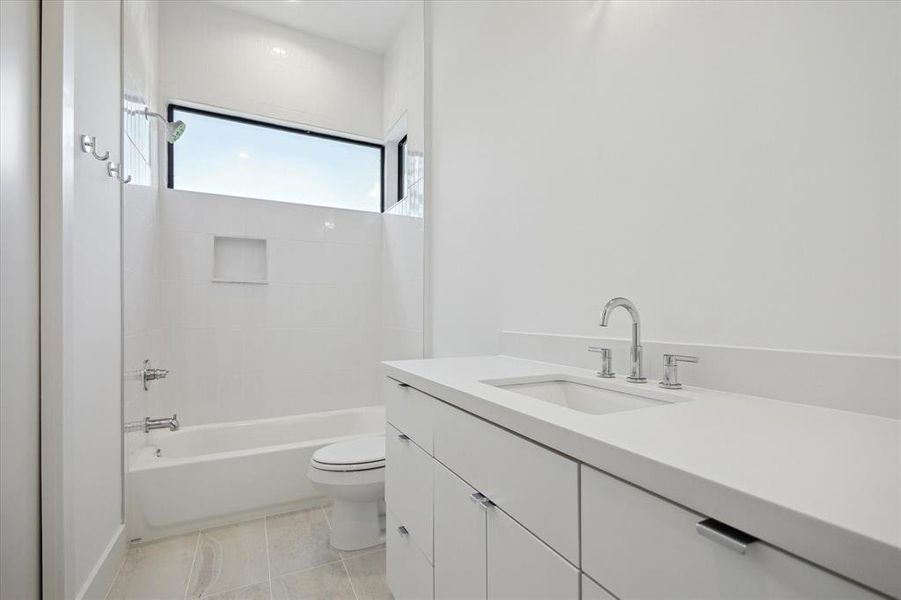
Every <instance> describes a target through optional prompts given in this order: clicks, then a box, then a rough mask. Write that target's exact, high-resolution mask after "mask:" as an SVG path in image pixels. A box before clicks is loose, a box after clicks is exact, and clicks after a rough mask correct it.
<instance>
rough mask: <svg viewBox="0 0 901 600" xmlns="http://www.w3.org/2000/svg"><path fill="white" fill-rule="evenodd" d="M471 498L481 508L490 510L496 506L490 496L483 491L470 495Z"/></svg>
mask: <svg viewBox="0 0 901 600" xmlns="http://www.w3.org/2000/svg"><path fill="white" fill-rule="evenodd" d="M469 499H470V500H472V501H473V502H475V503H476V504H478V505H479V506H480V507H481V508H483V509H485V510H488V509H489V508H491V507H492V506H494V502H492V501H491V500H489V499H488V496H486V495H485V494H483V493H481V492H476V493H475V494H472V495H471V496H470V497H469Z"/></svg>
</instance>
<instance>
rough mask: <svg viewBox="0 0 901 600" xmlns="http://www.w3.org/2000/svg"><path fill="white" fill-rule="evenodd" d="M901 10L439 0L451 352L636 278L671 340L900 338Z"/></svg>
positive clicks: (573, 324) (852, 349)
mask: <svg viewBox="0 0 901 600" xmlns="http://www.w3.org/2000/svg"><path fill="white" fill-rule="evenodd" d="M899 11H901V5H899V4H898V3H892V2H886V3H876V2H816V3H814V2H785V3H769V2H767V3H762V2H759V3H758V2H723V3H713V2H678V3H677V2H568V3H560V2H528V3H515V4H513V3H507V2H478V3H475V2H441V3H435V5H434V6H433V22H432V30H431V36H432V43H433V47H432V62H431V68H432V69H433V71H432V78H433V87H432V93H433V102H434V104H433V112H432V114H431V118H432V128H433V129H432V144H433V156H432V157H430V159H431V164H432V165H433V167H434V168H433V169H432V170H431V173H432V174H433V175H434V179H433V193H434V197H433V198H432V201H431V202H430V207H431V208H432V210H433V213H432V220H431V223H433V224H434V230H433V231H432V232H431V235H432V239H431V246H432V255H431V261H432V265H431V266H432V297H433V301H434V305H433V317H434V320H433V332H432V334H433V337H434V352H435V354H436V355H439V356H442V355H455V354H477V353H493V352H496V351H497V349H498V345H497V338H498V331H499V330H501V329H507V330H520V331H535V332H551V333H563V334H579V335H597V334H599V333H601V331H600V330H599V329H598V328H597V320H598V314H599V310H600V307H601V306H602V305H603V303H604V302H605V301H606V300H607V299H608V298H610V297H612V296H617V295H623V296H627V297H629V298H631V299H633V300H634V301H635V302H636V303H637V305H638V307H639V309H640V311H641V315H642V318H643V331H644V335H645V337H647V338H648V339H654V340H663V341H669V342H690V343H704V344H724V345H734V346H761V347H769V348H783V349H801V350H810V351H824V352H839V353H864V354H879V355H898V354H899V352H901V348H899V344H901V341H899V338H901V335H899V333H901V329H899V327H901V325H899V305H901V298H899V277H901V264H899V257H901V252H899V223H901V217H899V201H898V198H899V191H901V190H899V166H898V165H899V162H901V156H899V112H898V106H899V100H901V98H899V57H901V46H899V22H901V18H899V17H901V15H899ZM476 24H477V25H476ZM564 32H565V33H564ZM614 321H616V323H615V327H611V328H610V329H611V330H610V331H609V332H608V333H609V334H610V335H616V336H621V337H625V336H626V335H628V328H627V327H628V325H627V321H628V319H627V318H625V315H618V316H616V317H615V318H614Z"/></svg>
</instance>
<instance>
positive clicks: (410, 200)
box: [381, 2, 425, 360]
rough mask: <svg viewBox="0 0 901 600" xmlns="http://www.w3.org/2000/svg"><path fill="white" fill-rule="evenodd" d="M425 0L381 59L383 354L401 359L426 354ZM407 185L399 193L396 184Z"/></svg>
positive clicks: (411, 11)
mask: <svg viewBox="0 0 901 600" xmlns="http://www.w3.org/2000/svg"><path fill="white" fill-rule="evenodd" d="M423 26H424V23H423V5H422V3H421V2H413V3H411V4H410V8H409V10H408V12H407V16H406V18H405V19H404V22H403V25H402V26H401V29H400V30H399V31H398V32H397V34H396V35H395V36H394V38H393V39H394V42H393V43H392V44H391V46H389V47H388V49H387V50H386V51H385V56H384V59H383V78H384V87H383V90H384V103H383V112H384V116H383V126H384V131H385V138H386V149H385V150H386V152H385V155H386V167H385V168H386V172H387V174H388V177H387V180H388V185H386V188H385V193H386V195H385V199H386V200H385V204H386V206H388V207H389V208H388V209H387V210H386V211H385V214H384V217H383V221H384V229H383V232H384V233H383V236H382V240H383V241H382V315H381V322H382V329H381V346H382V351H381V358H382V359H383V360H397V359H408V358H421V357H422V355H423V302H424V298H423V279H424V273H423V257H424V241H425V240H424V236H425V230H424V221H423V212H424V203H425V191H424V183H425V180H424V175H425V160H424V148H425V143H424V142H425V121H424V114H425V110H424V109H425V105H424V102H425V99H424V89H425V88H424V79H425V73H424V51H425V48H424V39H423ZM401 124H402V126H403V128H405V130H404V131H403V133H405V134H406V136H407V157H408V159H407V160H408V168H407V176H406V180H405V181H403V182H394V181H393V180H392V176H394V177H396V176H395V175H394V174H395V173H397V162H396V161H397V151H396V148H397V141H398V140H399V139H400V133H399V132H398V131H397V130H398V128H399V127H400V125H401ZM398 183H399V184H400V185H403V186H404V189H405V193H404V199H403V200H401V201H400V202H398V203H397V204H394V205H393V206H391V204H390V203H391V202H392V201H393V200H394V199H396V198H397V187H396V186H397V184H398Z"/></svg>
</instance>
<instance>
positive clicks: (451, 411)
mask: <svg viewBox="0 0 901 600" xmlns="http://www.w3.org/2000/svg"><path fill="white" fill-rule="evenodd" d="M434 414H435V429H434V445H435V446H434V447H435V453H434V456H435V458H437V459H438V460H440V461H441V462H442V463H443V464H445V465H447V467H448V468H449V469H450V470H451V471H453V472H454V473H456V474H457V475H459V476H460V478H461V479H463V480H464V481H465V482H466V483H468V484H470V485H472V486H474V487H475V488H476V489H477V490H479V491H480V492H482V493H483V494H485V495H486V496H488V497H489V498H491V500H492V501H493V502H495V503H496V504H497V505H498V507H500V508H501V509H502V510H503V511H504V512H505V513H507V514H508V515H510V516H512V517H513V518H514V519H516V521H517V522H519V523H522V524H523V526H525V527H527V528H528V529H529V531H532V532H534V533H535V535H537V536H538V537H539V538H541V539H542V540H544V541H545V542H546V543H547V544H548V545H549V546H551V547H552V548H554V549H555V550H556V551H557V552H559V553H560V554H562V555H563V556H565V557H566V558H567V559H569V560H570V561H571V562H572V563H573V564H578V562H579V464H578V463H577V462H575V461H573V460H571V459H569V458H567V457H565V456H563V455H561V454H557V453H556V452H552V451H550V450H548V449H546V448H543V447H541V446H539V445H538V444H534V443H532V442H530V441H528V440H526V439H524V438H522V437H520V436H518V435H515V434H513V433H510V432H509V431H505V430H503V429H501V428H500V427H497V426H495V425H492V424H491V423H488V422H487V421H483V420H482V419H479V418H478V417H475V416H473V415H470V414H468V413H466V412H463V411H462V410H459V409H457V408H454V407H452V406H450V405H448V404H445V403H443V402H439V403H438V404H437V405H436V407H435V413H434Z"/></svg>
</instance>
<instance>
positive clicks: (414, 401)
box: [382, 377, 439, 454]
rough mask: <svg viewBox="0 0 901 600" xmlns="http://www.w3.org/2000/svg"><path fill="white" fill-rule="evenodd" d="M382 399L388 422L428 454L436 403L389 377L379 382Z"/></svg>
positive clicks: (430, 446)
mask: <svg viewBox="0 0 901 600" xmlns="http://www.w3.org/2000/svg"><path fill="white" fill-rule="evenodd" d="M382 398H383V399H384V400H385V412H386V415H387V417H386V418H387V420H388V422H389V423H391V424H392V425H394V427H396V428H397V429H398V430H399V431H400V432H401V433H404V434H406V435H408V436H410V438H411V439H412V440H413V441H414V442H416V443H417V444H418V445H419V446H420V447H421V448H422V449H423V450H425V451H426V452H428V453H429V454H432V422H433V420H434V417H433V414H434V408H435V405H436V404H438V403H439V402H438V400H435V399H434V398H432V397H431V396H429V395H427V394H423V393H422V392H420V391H419V390H417V389H415V388H412V387H410V386H408V385H407V384H405V383H401V382H400V381H396V380H394V379H391V378H390V377H385V378H384V379H383V380H382Z"/></svg>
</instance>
